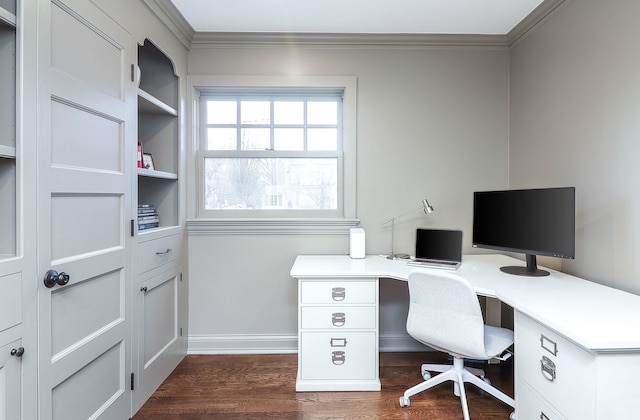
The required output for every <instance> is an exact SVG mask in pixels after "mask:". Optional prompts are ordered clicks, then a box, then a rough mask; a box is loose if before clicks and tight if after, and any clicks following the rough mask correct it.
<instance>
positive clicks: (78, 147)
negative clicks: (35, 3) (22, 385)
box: [38, 0, 135, 420]
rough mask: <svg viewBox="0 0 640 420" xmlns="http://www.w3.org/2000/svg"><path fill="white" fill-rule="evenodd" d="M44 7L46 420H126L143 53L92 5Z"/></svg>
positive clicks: (68, 1)
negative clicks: (136, 79) (138, 72)
mask: <svg viewBox="0 0 640 420" xmlns="http://www.w3.org/2000/svg"><path fill="white" fill-rule="evenodd" d="M41 3H42V6H43V7H42V10H41V11H40V18H41V21H43V22H49V24H50V25H49V26H48V25H46V24H43V25H40V30H41V31H42V32H41V33H40V34H39V41H40V45H42V46H43V47H44V48H43V51H42V52H40V55H39V57H40V68H41V69H43V70H42V72H41V73H42V76H41V77H40V80H39V83H40V87H39V91H40V98H39V101H40V118H39V120H40V124H39V130H40V133H39V136H38V139H39V144H38V159H39V162H38V168H39V171H40V173H39V176H38V179H39V184H38V185H39V190H38V200H39V203H38V222H39V223H38V244H39V251H38V267H39V272H40V276H41V278H40V279H39V286H38V290H39V314H38V317H39V344H40V345H39V348H40V357H39V360H40V366H39V369H40V370H39V374H40V380H39V384H40V385H39V398H40V403H39V405H40V418H41V419H52V420H75V419H78V420H79V419H83V420H84V419H114V420H115V419H117V420H122V419H127V418H129V415H130V413H131V411H130V410H131V391H130V374H131V355H130V352H131V350H130V347H131V346H130V342H129V341H130V338H129V337H130V329H131V321H130V286H129V283H130V275H131V273H130V265H131V262H130V259H131V258H130V250H129V248H130V246H131V242H132V241H131V236H130V235H131V233H130V219H131V207H132V206H131V203H130V200H131V180H132V179H133V178H132V174H131V171H132V169H133V164H132V161H131V160H130V159H132V156H133V153H131V152H130V151H132V150H134V148H133V147H132V146H131V144H135V143H132V140H133V136H132V133H134V135H135V127H132V126H131V123H128V122H130V121H135V119H134V118H132V112H133V113H135V102H134V101H135V86H134V83H133V82H132V81H131V76H130V73H131V65H132V63H134V62H135V48H134V47H132V45H135V42H134V41H132V38H131V36H130V35H129V34H128V33H127V32H125V31H124V30H123V29H122V28H121V27H119V26H117V25H116V24H115V23H114V22H113V21H112V20H111V19H109V18H108V17H107V16H106V15H104V14H103V13H102V12H101V11H100V10H99V9H98V8H97V7H95V6H94V5H93V4H92V3H91V2H90V1H89V0H64V1H59V0H53V1H51V2H50V3H49V2H48V1H42V2H41ZM47 26H48V27H47ZM132 43H133V44H132ZM49 46H50V48H47V47H49ZM46 69H50V71H48V72H47V71H45V70H46ZM132 104H133V105H132ZM132 106H133V107H132Z"/></svg>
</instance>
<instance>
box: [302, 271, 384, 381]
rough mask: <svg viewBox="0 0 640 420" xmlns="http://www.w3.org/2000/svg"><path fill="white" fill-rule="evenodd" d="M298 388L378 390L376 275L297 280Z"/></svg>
mask: <svg viewBox="0 0 640 420" xmlns="http://www.w3.org/2000/svg"><path fill="white" fill-rule="evenodd" d="M296 390H297V391H356V390H361V391H376V390H380V380H379V377H378V279H377V278H363V279H339V278H327V279H322V278H319V279H300V280H298V378H297V381H296Z"/></svg>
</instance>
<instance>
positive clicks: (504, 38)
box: [143, 0, 570, 49]
mask: <svg viewBox="0 0 640 420" xmlns="http://www.w3.org/2000/svg"><path fill="white" fill-rule="evenodd" d="M569 1H570V0H545V1H543V2H542V3H541V4H540V5H539V6H538V7H536V8H535V9H534V10H533V11H532V12H531V13H530V14H529V15H528V16H527V17H525V18H524V19H523V20H522V22H520V23H519V24H517V25H516V26H515V27H514V28H513V29H512V30H511V31H509V33H508V34H506V35H473V34H469V35H467V34H333V33H275V32H251V33H249V32H238V33H235V32H234V33H232V32H196V31H194V30H193V28H192V27H191V25H190V24H189V22H187V21H186V19H185V18H184V17H183V16H182V14H180V12H179V11H178V9H177V8H176V7H175V5H174V4H173V3H172V2H171V1H170V0H143V2H144V3H145V4H146V5H147V7H149V8H150V9H151V11H152V12H153V13H155V14H156V16H158V18H159V19H160V20H161V21H162V22H163V23H164V24H165V26H167V28H169V30H170V31H171V32H173V33H174V34H175V35H176V37H177V38H178V39H179V40H180V41H181V42H182V44H184V46H185V47H187V49H191V48H211V47H215V48H224V47H227V48H241V47H245V48H252V47H282V46H291V45H297V46H306V47H316V48H323V47H332V48H337V47H343V48H385V47H389V48H433V47H485V48H486V47H489V48H504V47H508V48H511V47H514V46H515V45H517V44H518V43H520V42H521V41H522V40H524V39H525V38H526V37H527V36H528V35H529V34H530V33H531V32H532V31H533V30H535V28H536V27H538V26H539V25H541V24H542V23H544V22H545V21H546V20H548V19H549V18H550V17H551V16H552V15H553V14H555V13H556V12H557V11H558V10H560V8H561V6H563V5H565V4H566V3H568V2H569Z"/></svg>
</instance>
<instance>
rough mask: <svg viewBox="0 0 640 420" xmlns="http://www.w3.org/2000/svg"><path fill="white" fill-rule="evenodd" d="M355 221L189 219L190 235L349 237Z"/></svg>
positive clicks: (188, 229) (358, 222)
mask: <svg viewBox="0 0 640 420" xmlns="http://www.w3.org/2000/svg"><path fill="white" fill-rule="evenodd" d="M359 224H360V220H358V219H232V218H225V219H190V220H187V231H188V232H189V235H210V234H215V235H348V234H349V229H350V228H353V227H356V226H358V225H359Z"/></svg>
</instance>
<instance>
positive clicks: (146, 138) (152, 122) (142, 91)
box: [138, 40, 179, 234]
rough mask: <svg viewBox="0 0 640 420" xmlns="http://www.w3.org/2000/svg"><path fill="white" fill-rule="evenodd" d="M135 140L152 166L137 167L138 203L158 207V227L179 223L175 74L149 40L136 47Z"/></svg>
mask: <svg viewBox="0 0 640 420" xmlns="http://www.w3.org/2000/svg"><path fill="white" fill-rule="evenodd" d="M138 67H139V82H140V84H139V88H138V142H140V144H141V145H142V152H143V153H145V154H151V157H152V159H153V166H154V169H146V168H138V205H147V204H148V205H151V206H154V207H155V208H156V209H157V211H158V216H159V225H160V226H159V227H158V228H156V229H145V230H141V231H139V234H146V233H149V232H152V231H154V230H158V229H162V228H167V227H172V226H177V225H179V214H178V208H179V203H178V194H179V180H178V161H179V150H178V144H179V122H178V111H177V108H178V77H177V76H176V74H175V71H174V67H173V64H172V62H171V60H170V59H169V58H168V57H167V56H166V55H165V54H164V53H163V52H162V51H161V50H160V49H158V47H156V46H155V45H154V44H153V43H152V42H151V41H149V40H146V41H145V43H144V44H143V45H140V46H139V47H138Z"/></svg>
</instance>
